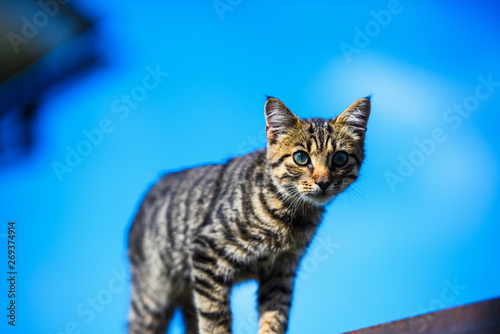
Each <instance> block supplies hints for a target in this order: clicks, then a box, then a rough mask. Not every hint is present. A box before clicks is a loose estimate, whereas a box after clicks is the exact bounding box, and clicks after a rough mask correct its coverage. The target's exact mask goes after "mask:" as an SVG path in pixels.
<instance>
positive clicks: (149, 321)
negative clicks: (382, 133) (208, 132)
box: [128, 98, 370, 334]
mask: <svg viewBox="0 0 500 334" xmlns="http://www.w3.org/2000/svg"><path fill="white" fill-rule="evenodd" d="M369 112H370V101H369V99H361V100H359V101H358V102H356V103H355V104H353V105H352V106H351V107H349V108H348V109H347V110H346V111H344V112H343V113H342V114H341V115H340V116H338V117H335V118H333V119H330V120H328V119H305V120H303V119H300V118H299V117H297V116H295V115H294V114H293V113H292V112H291V111H290V110H288V108H287V107H285V105H284V104H283V103H281V102H280V101H279V100H277V99H275V98H269V99H268V100H267V102H266V104H265V118H266V133H267V138H268V143H267V147H266V148H265V149H261V150H257V151H255V152H252V153H249V154H246V155H243V156H240V157H236V158H233V159H231V160H229V161H228V162H226V163H224V164H214V165H205V166H201V167H196V168H191V169H184V170H182V171H179V172H177V173H169V174H166V175H164V176H163V177H162V178H161V179H160V180H159V181H158V182H156V183H155V184H154V186H153V187H151V189H150V190H149V191H148V192H147V194H146V196H145V197H144V199H143V201H142V203H141V205H140V208H139V210H138V212H137V214H136V216H135V218H134V222H133V224H132V227H131V229H130V234H129V258H130V262H131V269H132V301H131V308H130V312H129V326H128V329H129V333H130V334H160V333H165V331H166V329H167V326H168V323H169V321H170V318H171V317H172V315H173V313H174V310H175V309H176V308H180V310H181V312H182V314H183V317H184V320H185V325H186V326H185V327H186V333H189V334H196V333H199V334H227V333H231V326H232V316H231V310H230V302H229V297H230V295H231V288H232V286H233V285H234V284H236V283H238V282H241V281H244V280H249V279H254V280H256V281H257V282H258V284H259V289H258V292H257V294H258V311H259V334H264V333H265V334H283V333H285V332H286V330H287V326H288V317H289V311H290V306H291V302H292V291H293V286H294V279H295V275H296V271H297V268H298V266H299V263H300V260H301V258H302V256H303V254H304V253H305V250H306V248H307V247H308V245H309V243H310V242H311V240H312V238H313V236H314V234H315V233H316V230H317V227H318V226H319V224H320V222H321V219H322V216H323V213H324V205H325V204H326V203H328V202H330V201H331V200H332V199H333V198H334V197H335V196H336V195H338V194H339V193H340V192H342V191H344V190H345V189H346V188H347V187H348V186H349V185H350V184H351V183H352V182H354V181H355V180H356V178H357V177H358V173H359V168H360V166H361V163H362V161H363V142H364V136H365V131H366V123H367V121H368V115H369ZM214 145H216V143H214ZM297 150H302V151H304V152H306V153H307V154H308V155H309V156H310V164H308V165H306V166H299V165H298V164H297V163H295V162H294V160H293V154H294V153H295V152H296V151H297ZM340 150H342V151H345V152H346V153H347V154H348V155H349V158H348V161H347V164H346V165H345V166H343V167H341V168H339V167H334V166H332V157H333V155H334V154H335V152H338V151H340ZM320 185H321V186H320ZM321 187H323V188H324V191H323V190H322V189H321ZM297 316H300V315H297Z"/></svg>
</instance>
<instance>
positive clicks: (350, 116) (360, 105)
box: [335, 97, 371, 135]
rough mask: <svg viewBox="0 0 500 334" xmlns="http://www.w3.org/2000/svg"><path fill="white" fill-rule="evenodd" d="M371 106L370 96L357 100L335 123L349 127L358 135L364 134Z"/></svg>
mask: <svg viewBox="0 0 500 334" xmlns="http://www.w3.org/2000/svg"><path fill="white" fill-rule="evenodd" d="M370 108H371V104H370V97H365V98H364V99H360V100H357V101H356V102H354V103H353V104H351V106H350V107H349V108H347V109H346V110H345V111H344V112H343V113H342V114H340V115H339V116H338V117H337V118H336V119H335V123H337V124H340V125H342V126H346V127H349V128H350V129H351V130H352V131H353V132H354V133H356V134H358V135H364V134H365V132H366V124H367V123H368V117H369V116H370Z"/></svg>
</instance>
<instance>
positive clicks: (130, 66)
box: [0, 0, 500, 334]
mask: <svg viewBox="0 0 500 334" xmlns="http://www.w3.org/2000/svg"><path fill="white" fill-rule="evenodd" d="M70 4H71V6H74V8H76V9H78V10H79V11H80V12H82V13H84V14H85V15H87V16H88V17H93V18H96V20H97V22H98V26H97V31H98V33H99V38H100V45H101V48H102V52H103V54H104V56H105V58H106V59H107V61H108V63H107V65H106V66H104V67H102V68H100V69H98V70H95V71H92V72H91V73H89V74H88V75H85V76H81V77H78V78H76V79H74V80H73V81H72V82H71V84H67V85H64V86H58V87H54V89H53V90H51V91H50V93H48V94H46V96H45V99H44V101H43V103H42V104H41V109H40V111H39V113H38V115H37V117H36V119H35V123H34V127H35V134H36V138H37V139H36V145H35V149H34V150H33V152H32V154H31V155H29V156H27V157H25V158H24V159H20V160H19V161H14V162H12V161H11V162H10V163H9V164H5V166H2V168H1V169H0V206H1V211H0V217H1V220H2V221H1V224H2V226H4V227H2V230H0V233H2V234H0V243H1V244H2V246H1V248H2V250H1V252H0V254H5V250H4V249H5V248H6V234H5V233H6V231H7V222H8V221H9V220H15V221H16V223H17V233H18V236H17V238H18V239H17V240H18V246H17V247H18V271H19V275H18V282H17V284H18V286H17V289H18V298H17V305H18V309H17V316H18V318H17V326H16V328H15V329H13V328H11V326H8V325H7V324H6V322H7V321H6V318H5V315H4V316H3V317H2V318H3V320H2V321H1V323H0V332H2V333H14V332H15V333H44V334H49V333H52V334H56V333H57V334H60V333H125V331H126V316H127V312H128V302H129V297H130V293H129V283H128V281H129V268H128V261H127V258H126V233H127V230H128V227H129V224H130V222H131V219H132V217H133V215H134V213H135V211H136V209H137V206H138V204H139V201H140V199H141V197H142V196H143V195H144V193H145V191H146V189H147V188H148V187H149V185H151V184H152V182H154V181H155V180H156V179H157V178H158V177H159V176H160V175H161V173H163V172H165V171H173V170H178V169H181V168H184V167H189V166H195V165H200V164H205V163H209V162H223V161H225V160H226V159H227V158H229V157H231V156H236V155H240V154H244V153H247V152H250V151H252V150H254V149H257V148H259V147H263V146H264V145H265V138H264V126H265V121H264V115H263V105H264V102H265V97H264V94H269V95H272V96H276V97H278V98H280V99H281V100H282V101H283V102H284V103H285V104H287V106H288V107H289V108H290V109H291V110H292V111H294V112H295V113H296V114H298V115H299V116H301V117H313V116H316V117H325V118H328V117H334V116H335V115H337V114H338V113H340V112H341V111H342V110H344V109H345V108H346V107H347V106H349V105H350V104H351V103H352V102H354V101H355V100H356V99H358V98H361V97H364V96H366V95H369V94H373V99H372V115H371V118H370V121H369V130H368V132H367V139H366V160H365V163H364V166H363V168H362V175H361V177H360V179H359V180H358V181H357V183H356V184H355V186H354V187H353V188H352V189H350V190H349V191H348V192H346V193H345V194H343V195H342V196H340V197H339V198H338V199H336V201H335V202H334V203H333V204H332V205H330V206H329V208H328V213H327V215H326V216H325V218H324V221H323V223H322V225H321V227H320V229H319V231H318V234H317V236H316V238H315V239H314V242H313V243H312V244H311V246H310V249H309V251H308V253H307V255H306V257H305V258H304V260H303V262H302V266H301V269H300V272H299V278H298V280H297V284H296V289H295V292H294V299H293V303H292V310H291V318H290V319H291V320H290V324H289V333H291V334H292V333H305V332H310V333H338V332H343V331H349V330H355V329H359V328H362V327H366V326H370V325H375V324H379V323H383V322H387V321H392V320H396V319H400V318H404V317H408V316H413V315H416V314H421V313H426V312H429V311H433V310H437V309H443V308H448V307H453V306H457V305H461V304H465V303H471V302H477V301H481V300H485V299H490V298H494V297H498V296H500V284H499V282H500V266H499V255H500V243H499V242H498V240H499V237H500V225H499V218H500V210H499V208H498V203H499V200H500V188H499V181H500V180H499V174H498V170H499V163H500V147H499V145H498V144H499V140H498V124H499V121H500V117H499V111H500V108H499V107H500V62H499V61H498V60H499V59H500V43H499V36H500V23H499V21H498V13H499V9H500V5H498V4H497V3H495V2H488V1H479V2H474V3H471V2H466V1H453V2H451V1H447V2H440V3H436V2H431V1H409V0H401V1H399V2H398V1H357V2H351V3H346V2H342V3H340V2H327V1H310V2H307V3H306V2H305V1H302V2H298V1H274V2H266V1H238V0H232V1H230V0H220V1H215V2H214V1H212V0H207V1H196V2H187V1H168V2H166V1H153V0H144V1H110V0H106V1H95V0H92V1H90V0H87V1H81V0H73V1H71V3H70ZM56 18H57V17H56ZM56 18H54V19H56ZM19 19H20V18H19ZM79 52H82V50H79V49H75V50H74V53H75V54H77V53H79ZM151 73H156V74H154V75H152V74H151ZM89 137H90V138H92V140H90V139H89ZM92 141H93V142H92ZM69 152H73V153H69ZM74 152H76V153H74ZM76 155H78V156H76ZM1 256H2V257H3V258H4V260H5V261H4V262H5V263H6V262H7V260H6V255H1ZM2 267H5V266H2ZM4 271H5V272H6V271H7V270H6V269H5V270H4ZM2 276H3V275H2ZM1 281H2V285H1V286H0V288H1V289H2V290H1V291H2V293H1V294H2V296H3V297H2V309H4V310H5V308H4V307H6V305H7V303H8V300H7V298H6V294H5V293H4V292H5V291H7V290H8V287H7V285H6V281H5V279H2V280H1ZM256 289H257V285H256V283H255V282H249V283H245V284H241V285H239V286H237V287H235V289H234V290H233V297H232V309H233V312H234V321H233V329H234V332H235V333H256V332H257V319H256ZM4 312H5V311H4ZM432 320H433V319H432V318H429V319H428V321H429V322H431V321H432ZM426 325H428V323H418V324H415V326H416V327H415V329H416V330H417V331H419V332H425V326H426ZM169 333H182V321H181V317H180V315H179V314H177V315H176V317H175V319H174V321H173V323H172V326H171V328H170V330H169Z"/></svg>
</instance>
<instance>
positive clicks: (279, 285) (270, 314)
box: [258, 259, 297, 334]
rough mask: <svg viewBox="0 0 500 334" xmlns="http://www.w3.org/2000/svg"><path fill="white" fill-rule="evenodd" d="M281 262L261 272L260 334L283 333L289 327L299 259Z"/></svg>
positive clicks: (259, 293)
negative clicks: (289, 315)
mask: <svg viewBox="0 0 500 334" xmlns="http://www.w3.org/2000/svg"><path fill="white" fill-rule="evenodd" d="M279 264H280V265H279V266H275V267H273V268H271V269H267V270H261V272H260V273H259V291H258V295H259V299H258V300H259V334H278V333H279V334H282V333H285V332H286V329H287V327H288V314H289V311H290V305H291V301H292V290H293V281H294V278H295V270H296V268H297V261H296V260H295V259H287V260H284V261H283V262H280V263H279Z"/></svg>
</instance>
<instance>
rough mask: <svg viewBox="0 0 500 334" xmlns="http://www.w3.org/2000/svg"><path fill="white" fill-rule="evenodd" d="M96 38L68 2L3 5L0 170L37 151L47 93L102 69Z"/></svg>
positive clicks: (27, 0)
mask: <svg viewBox="0 0 500 334" xmlns="http://www.w3.org/2000/svg"><path fill="white" fill-rule="evenodd" d="M96 37H97V33H96V31H95V25H94V24H93V22H91V21H90V20H88V19H86V18H84V17H83V16H82V15H81V14H80V13H78V12H77V11H76V10H75V9H74V8H73V7H71V3H70V1H69V0H40V1H35V0H10V1H9V0H0V166H5V165H6V164H7V163H8V162H9V161H15V160H19V158H21V157H22V156H26V154H27V153H29V152H30V151H31V149H32V148H33V146H34V142H35V141H34V133H33V121H34V118H35V115H36V113H37V110H38V107H39V106H40V104H41V103H42V100H43V99H44V98H46V95H47V94H46V93H47V92H48V91H49V90H50V89H51V88H54V86H56V85H61V84H65V83H68V79H70V78H72V77H75V75H77V74H82V73H88V72H89V70H90V69H91V68H92V67H95V66H96V65H97V64H99V60H100V57H99V54H98V52H97V38H96Z"/></svg>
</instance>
